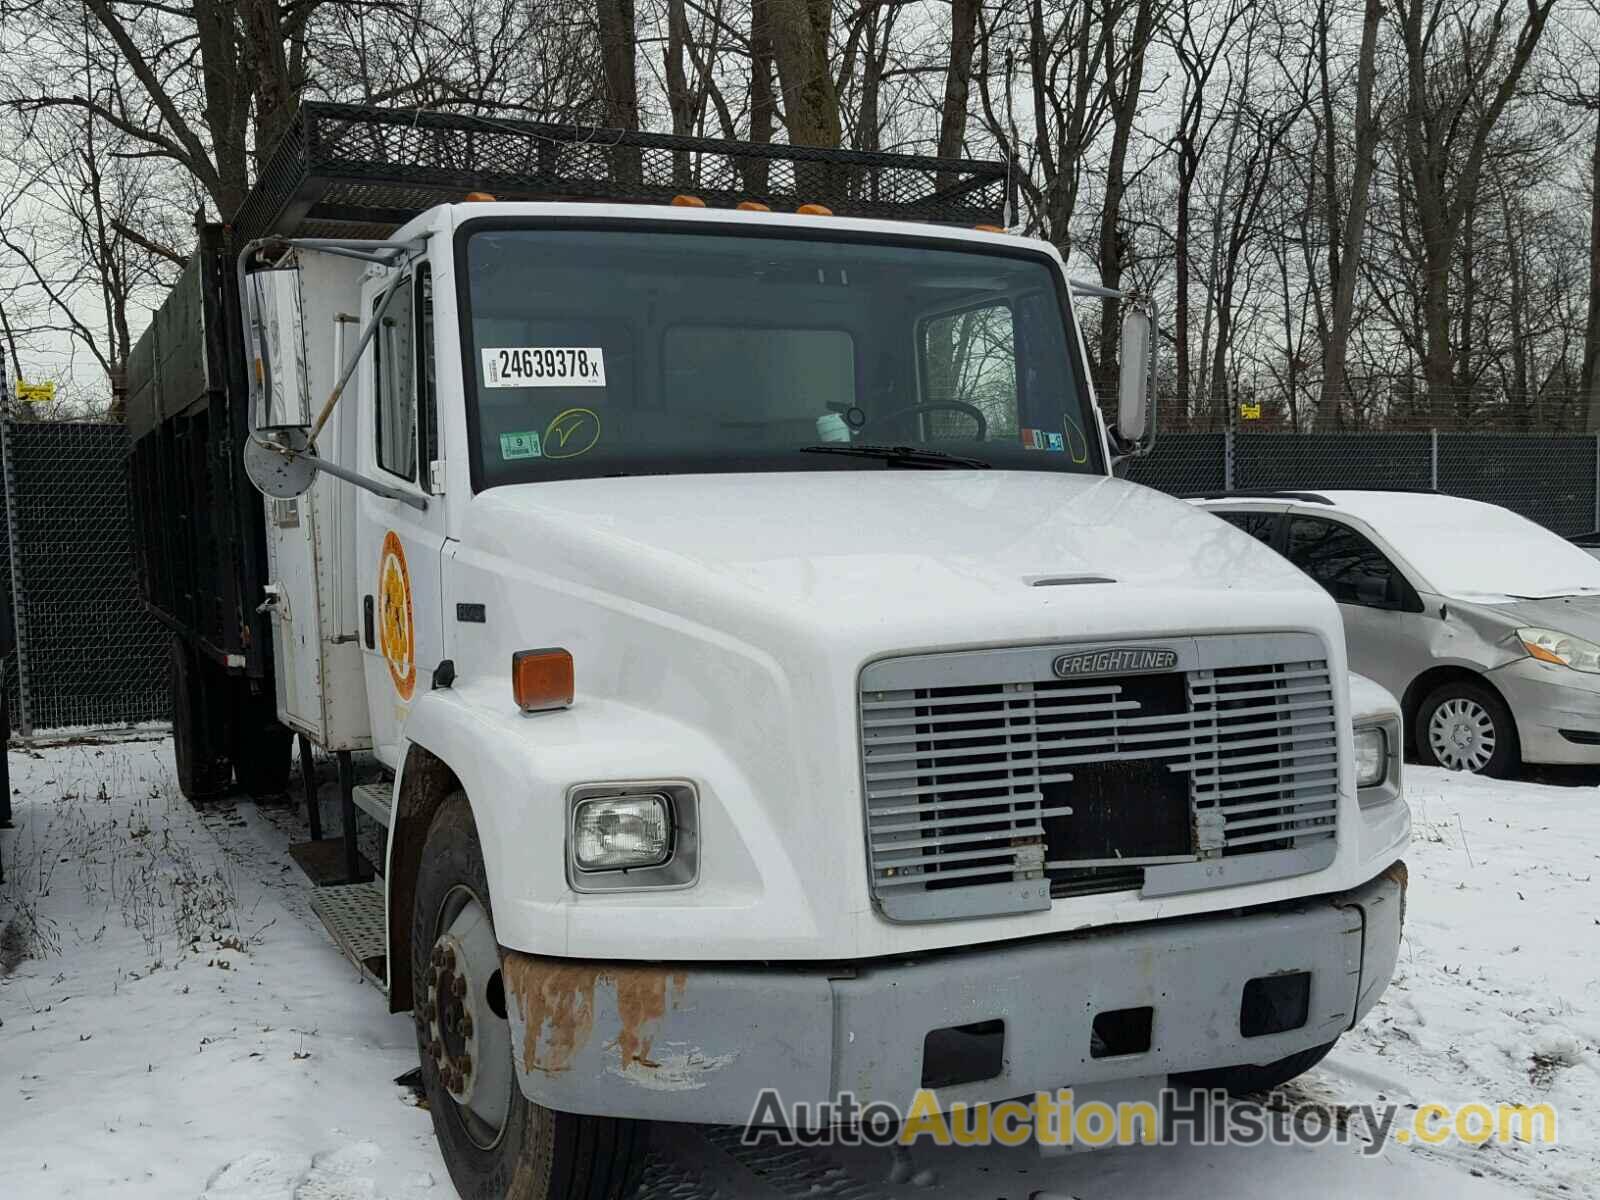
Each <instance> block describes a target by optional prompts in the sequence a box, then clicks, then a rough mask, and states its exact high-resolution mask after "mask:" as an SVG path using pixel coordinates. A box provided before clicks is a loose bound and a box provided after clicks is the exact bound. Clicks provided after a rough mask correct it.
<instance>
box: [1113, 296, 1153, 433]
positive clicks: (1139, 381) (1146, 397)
mask: <svg viewBox="0 0 1600 1200" xmlns="http://www.w3.org/2000/svg"><path fill="white" fill-rule="evenodd" d="M1154 336H1155V329H1154V325H1153V323H1152V321H1151V319H1150V314H1149V313H1147V312H1144V311H1143V310H1141V309H1138V308H1132V307H1130V308H1128V309H1127V310H1126V311H1125V312H1124V313H1123V317H1122V347H1121V350H1120V351H1119V359H1118V361H1119V363H1120V364H1121V378H1120V380H1119V386H1118V388H1117V434H1118V436H1120V437H1121V438H1122V439H1123V440H1124V441H1127V442H1134V443H1138V442H1142V441H1144V438H1145V435H1146V434H1147V433H1148V432H1149V423H1150V346H1151V339H1152V338H1153V337H1154Z"/></svg>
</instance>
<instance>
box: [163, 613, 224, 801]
mask: <svg viewBox="0 0 1600 1200" xmlns="http://www.w3.org/2000/svg"><path fill="white" fill-rule="evenodd" d="M171 665H172V674H171V682H172V757H173V762H174V765H175V766H176V768H177V772H178V789H179V790H180V791H181V792H182V793H183V794H184V795H185V796H187V797H188V798H189V799H190V800H191V801H200V800H214V799H216V798H217V797H218V796H221V795H223V794H224V793H226V792H227V790H228V784H229V782H231V780H232V777H233V766H232V764H231V763H230V762H229V761H228V751H227V745H228V731H227V729H226V727H225V725H224V722H223V720H222V717H221V715H220V714H219V711H218V706H219V702H220V700H221V694H220V693H221V690H222V689H221V688H219V687H217V686H216V676H217V675H218V672H217V671H216V670H215V669H214V668H213V667H212V665H211V664H210V663H209V662H207V661H206V660H205V659H202V658H199V657H197V656H196V655H195V654H194V653H193V652H192V651H191V650H190V649H189V647H188V646H187V645H186V644H185V643H184V641H183V639H182V638H180V637H176V636H175V637H173V639H172V650H171Z"/></svg>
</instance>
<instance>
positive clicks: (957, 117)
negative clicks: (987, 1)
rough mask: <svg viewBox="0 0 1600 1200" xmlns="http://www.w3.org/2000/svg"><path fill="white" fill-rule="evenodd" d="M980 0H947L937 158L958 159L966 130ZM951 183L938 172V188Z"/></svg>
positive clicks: (950, 178) (951, 177)
mask: <svg viewBox="0 0 1600 1200" xmlns="http://www.w3.org/2000/svg"><path fill="white" fill-rule="evenodd" d="M979 3H980V0H950V63H949V65H948V66H947V67H946V68H945V73H944V104H943V105H942V106H941V108H940V110H939V157H940V158H959V157H961V147H962V144H963V143H964V142H965V140H966V132H967V98H968V96H969V94H970V92H971V89H972V49H973V44H974V42H975V40H976V34H977V29H978V4H979ZM954 182H955V178H954V177H953V176H948V175H942V176H940V178H939V186H940V187H949V186H950V185H951V184H953V183H954Z"/></svg>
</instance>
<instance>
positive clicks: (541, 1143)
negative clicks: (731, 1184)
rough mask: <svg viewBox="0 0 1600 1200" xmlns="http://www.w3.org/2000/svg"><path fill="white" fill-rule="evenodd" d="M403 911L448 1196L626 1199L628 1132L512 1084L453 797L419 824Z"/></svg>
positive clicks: (471, 857) (483, 896)
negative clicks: (423, 836)
mask: <svg viewBox="0 0 1600 1200" xmlns="http://www.w3.org/2000/svg"><path fill="white" fill-rule="evenodd" d="M412 911H413V916H412V923H411V978H412V980H413V981H414V988H415V998H416V1004H415V1007H414V1008H413V1010H412V1017H413V1020H414V1021H415V1023H416V1028H417V1047H418V1050H419V1051H420V1053H421V1056H422V1083H423V1087H424V1089H425V1090H426V1092H427V1096H428V1107H429V1109H430V1111H431V1112H432V1114H433V1131H434V1134H435V1136H436V1137H437V1138H438V1140H439V1150H440V1152H441V1153H442V1154H443V1155H444V1161H445V1166H446V1167H447V1168H448V1169H449V1171H450V1181H451V1182H452V1183H454V1184H455V1187H456V1191H458V1192H459V1193H460V1194H461V1195H462V1197H463V1198H464V1200H502V1198H504V1200H620V1198H621V1197H623V1196H626V1195H629V1194H630V1193H631V1192H632V1191H633V1189H634V1188H635V1187H636V1186H637V1183H638V1176H639V1173H640V1171H641V1170H642V1168H643V1166H644V1154H645V1145H644V1142H645V1139H644V1137H643V1130H642V1127H641V1126H640V1125H639V1124H638V1123H637V1122H633V1121H618V1120H613V1119H611V1118H608V1117H585V1116H575V1115H573V1114H570V1113H559V1112H554V1111H552V1110H550V1109H547V1108H543V1107H541V1106H539V1105H537V1104H534V1103H533V1102H532V1101H530V1100H529V1099H528V1098H527V1097H526V1096H524V1095H523V1094H522V1089H521V1088H519V1087H518V1086H517V1075H516V1069H515V1066H514V1064H513V1062H512V1045H511V1024H510V1022H509V1021H507V1020H506V995H505V986H504V983H503V981H502V979H501V975H500V944H499V942H498V941H497V940H496V939H495V933H494V916H493V913H492V911H491V909H490V906H489V882H488V878H487V876H486V875H485V873H484V867H483V853H482V851H481V849H480V847H479V844H478V831H477V828H476V827H475V826H474V825H473V822H472V810H471V809H470V808H469V807H468V805H467V798H466V796H465V795H464V794H463V793H461V792H455V793H453V794H452V795H451V796H449V797H448V798H447V799H446V800H445V802H444V804H443V805H442V806H441V807H440V809H439V811H438V812H437V813H435V814H434V818H433V823H432V825H430V826H429V829H428V837H427V842H426V844H425V845H424V847H423V851H422V866H421V869H420V870H419V871H418V874H417V888H416V904H415V907H414V909H413V910H412Z"/></svg>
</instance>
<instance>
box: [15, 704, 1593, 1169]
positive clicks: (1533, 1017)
mask: <svg viewBox="0 0 1600 1200" xmlns="http://www.w3.org/2000/svg"><path fill="white" fill-rule="evenodd" d="M11 761H12V782H13V788H14V792H15V794H14V797H13V800H14V803H15V806H16V821H17V828H16V829H14V830H11V831H5V832H0V854H3V856H4V861H5V869H6V882H5V883H4V884H3V885H0V1022H3V1025H0V1196H4V1197H7V1198H15V1200H34V1198H39V1200H44V1198H54V1197H105V1196H116V1197H119V1198H122V1197H129V1198H133V1200H146V1198H149V1200H171V1198H174V1197H182V1198H203V1200H344V1198H355V1200H359V1198H372V1197H387V1198H393V1200H410V1198H414V1197H437V1198H439V1200H446V1198H448V1197H450V1196H453V1194H454V1193H453V1192H452V1190H451V1188H450V1183H449V1179H448V1177H447V1175H446V1173H445V1170H444V1166H443V1163H442V1162H441V1160H440V1159H439V1155H438V1151H437V1150H436V1149H435V1147H434V1143H433V1134H432V1129H431V1126H430V1123H429V1118H428V1114H427V1113H426V1112H425V1111H423V1110H421V1109H419V1108H418V1107H416V1105H415V1102H414V1100H413V1098H412V1096H411V1094H410V1093H409V1092H408V1091H407V1090H406V1089H405V1088H402V1087H399V1086H397V1085H396V1084H395V1083H394V1082H393V1080H394V1079H395V1077H396V1076H399V1075H401V1074H402V1073H403V1072H405V1071H407V1070H409V1069H410V1068H411V1067H412V1066H414V1065H415V1062H416V1052H415V1045H414V1042H413V1039H412V1033H411V1025H410V1018H409V1017H405V1016H399V1017H391V1016H389V1015H387V1014H386V1013H385V1012H384V1005H383V1003H382V1001H381V998H380V997H379V995H378V993H377V992H376V991H375V990H374V989H373V988H372V987H371V986H370V985H368V984H366V983H364V982H362V980H361V978H360V976H359V975H358V973H357V971H356V970H355V968H354V967H352V966H350V965H348V964H347V963H346V962H345V961H344V959H343V958H341V957H340V955H339V954H338V952H337V951H336V950H335V949H334V948H333V946H332V944H331V943H330V942H329V940H328V938H327V937H326V935H325V934H324V933H323V931H322V929H321V927H320V925H319V924H318V923H317V921H316V919H315V917H314V916H312V915H311V913H310V910H309V908H308V906H307V898H308V894H309V892H308V888H307V885H306V883H305V881H304V879H303V877H302V876H301V874H300V872H299V870H298V869H297V868H296V867H294V866H293V864H292V863H291V862H290V860H289V858H288V856H287V854H286V853H285V847H286V845H287V842H288V839H289V835H290V833H291V832H293V831H295V829H296V828H297V824H298V822H299V820H300V816H299V814H297V813H296V812H294V811H293V810H288V809H281V810H273V809H258V808H257V807H256V806H255V805H253V804H250V803H248V802H241V803H239V804H237V805H232V804H227V805H222V806H218V807H215V808H212V809H210V810H208V811H206V812H205V813H198V812H196V811H195V810H193V809H192V808H190V807H189V805H187V804H186V803H185V802H183V801H182V800H181V798H179V797H177V794H176V789H175V787H174V785H173V781H172V773H171V746H170V744H169V743H168V742H166V741H165V740H161V739H154V738H149V737H148V735H146V740H127V741H121V742H101V743H94V742H83V743H78V744H72V745H62V746H56V747H53V748H47V749H43V750H39V751H35V752H24V751H19V750H13V752H12V755H11ZM1596 782H1600V774H1597V775H1596V776H1594V777H1593V778H1591V779H1589V780H1583V779H1581V778H1578V777H1573V776H1567V777H1563V778H1562V779H1561V780H1559V784H1558V785H1552V784H1548V783H1510V784H1508V783H1498V782H1493V781H1485V780H1477V779H1471V778H1462V777H1458V776H1453V775H1448V774H1445V773H1443V772H1437V771H1427V770H1420V769H1412V770H1411V771H1410V772H1409V776H1408V789H1409V792H1410V796H1411V802H1412V805H1413V809H1414V812H1415V815H1416V819H1417V839H1416V843H1415V845H1414V846H1413V848H1412V851H1411V852H1410V854H1409V855H1408V861H1409V863H1410V866H1411V899H1410V907H1409V915H1408V920H1407V929H1406V934H1407V936H1406V945H1405V947H1404V948H1403V951H1402V955H1401V963H1400V975H1399V977H1398V978H1397V980H1396V982H1395V984H1394V986H1393V987H1392V988H1391V989H1390V991H1389V993H1388V995H1387V997H1386V998H1385V1000H1384V1001H1383V1003H1382V1005H1381V1006H1380V1007H1379V1008H1378V1009H1377V1010H1376V1011H1375V1012H1374V1013H1373V1015H1372V1016H1371V1017H1370V1018H1369V1019H1368V1021H1367V1022H1366V1023H1365V1024H1364V1025H1363V1026H1362V1027H1361V1028H1360V1029H1359V1030H1357V1031H1356V1032H1355V1033H1353V1034H1351V1035H1348V1036H1347V1037H1346V1038H1345V1039H1344V1041H1343V1042H1341V1044H1340V1046H1339V1048H1338V1049H1337V1050H1336V1051H1335V1052H1334V1054H1333V1055H1332V1056H1331V1057H1330V1058H1329V1059H1328V1060H1327V1062H1326V1063H1325V1064H1324V1065H1323V1066H1322V1067H1321V1068H1319V1069H1318V1070H1317V1071H1315V1072H1313V1073H1312V1074H1310V1075H1308V1076H1306V1077H1305V1079H1304V1080H1302V1081H1301V1083H1300V1084H1299V1085H1297V1086H1298V1088H1299V1091H1300V1093H1301V1094H1302V1095H1308V1096H1312V1097H1316V1098H1319V1099H1323V1100H1327V1101H1330V1102H1335V1103H1339V1104H1360V1103H1367V1102H1371V1101H1374V1100H1376V1099H1379V1098H1380V1097H1381V1098H1385V1099H1390V1100H1396V1101H1399V1102H1401V1103H1423V1102H1426V1101H1432V1100H1441V1101H1444V1102H1466V1101H1476V1100H1486V1101H1490V1102H1495V1101H1502V1100H1503V1101H1513V1102H1519V1103H1531V1102H1536V1101H1548V1102H1550V1103H1552V1104H1554V1105H1556V1106H1557V1108H1558V1109H1559V1111H1560V1114H1561V1118H1562V1125H1561V1144H1560V1145H1558V1146H1555V1147H1533V1146H1521V1147H1516V1148H1499V1147H1494V1146H1489V1147H1486V1148H1483V1149H1478V1150H1473V1149H1468V1148H1465V1147H1463V1146H1460V1145H1447V1146H1443V1147H1440V1148H1437V1149H1425V1148H1421V1147H1415V1146H1399V1145H1390V1146H1388V1147H1387V1148H1386V1149H1385V1150H1384V1152H1383V1153H1381V1154H1379V1155H1375V1156H1367V1155H1363V1154H1361V1153H1360V1152H1359V1151H1358V1150H1357V1149H1356V1148H1353V1147H1338V1146H1332V1145H1329V1146H1323V1147H1319V1148H1316V1149H1311V1148H1305V1147H1300V1148H1281V1149H1272V1148H1260V1149H1243V1148H1229V1147H1214V1148H1198V1147H1164V1148H1140V1149H1127V1150H1109V1151H1102V1152H1099V1153H1095V1154H1084V1155H1073V1156H1070V1157H1065V1158H1043V1157H1040V1156H1039V1155H1038V1153H1037V1152H1035V1151H1033V1150H1029V1149H1023V1150H1012V1151H1001V1150H983V1151H974V1150H947V1151H930V1150H925V1149H918V1150H917V1151H916V1152H915V1154H914V1155H913V1158H912V1161H911V1162H910V1164H909V1165H908V1164H906V1163H898V1164H897V1163H895V1162H894V1161H893V1160H892V1158H891V1156H890V1155H889V1154H888V1153H887V1152H883V1151H826V1152H825V1151H804V1152H794V1153H778V1152H773V1151H762V1152H750V1151H737V1150H735V1149H734V1148H732V1147H730V1145H729V1139H728V1138H727V1137H726V1136H723V1135H718V1134H716V1133H713V1134H712V1135H710V1136H709V1137H706V1136H702V1135H701V1134H700V1133H698V1132H696V1131H693V1130H684V1129H675V1128H671V1127H664V1128H660V1129H658V1130H657V1140H658V1150H657V1154H658V1158H659V1161H658V1162H657V1164H656V1165H655V1166H654V1167H653V1168H652V1172H651V1176H650V1179H649V1181H648V1182H647V1188H646V1194H647V1195H648V1196H666V1195H669V1194H670V1195H673V1196H677V1197H682V1198H684V1200H693V1198H695V1197H712V1196H720V1197H746V1196H755V1197H763V1196H765V1197H784V1196H788V1197H799V1196H814V1197H826V1196H836V1197H851V1198H854V1200H872V1198H905V1200H913V1198H916V1200H920V1198H928V1200H955V1198H958V1197H959V1198H962V1200H968V1198H976V1200H1057V1198H1059V1197H1066V1196H1072V1197H1079V1198H1081V1200H1095V1198H1105V1200H1121V1198H1125V1197H1126V1198H1133V1197H1144V1196H1149V1195H1157V1194H1163V1193H1166V1194H1171V1195H1182V1196H1185V1197H1211V1196H1215V1197H1219V1198H1221V1197H1227V1198H1228V1200H1251V1198H1254V1197H1261V1198H1267V1197H1270V1198H1271V1200H1281V1198H1282V1197H1283V1196H1284V1195H1285V1194H1292V1195H1304V1196H1344V1195H1353V1194H1371V1193H1380V1192H1381V1193H1383V1194H1396V1193H1398V1194H1403V1195H1406V1196H1407V1197H1408V1198H1410V1200H1428V1198H1432V1197H1448V1198H1449V1200H1472V1198H1475V1197H1496V1196H1529V1195H1537V1196H1550V1197H1577V1196H1594V1195H1600V890H1597V888H1596V884H1595V882H1594V879H1595V871H1596V867H1597V866H1600V789H1597V788H1596V786H1594V785H1595V783H1596ZM329 819H330V820H331V819H332V813H331V811H330V812H329Z"/></svg>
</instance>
